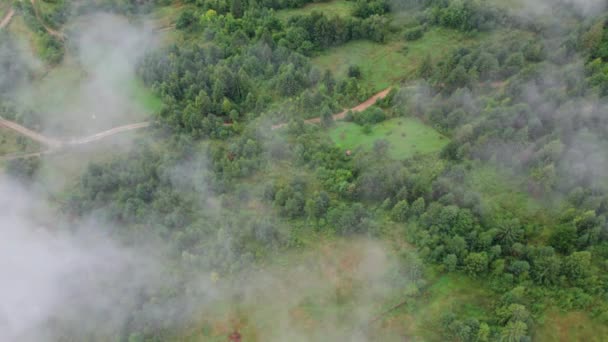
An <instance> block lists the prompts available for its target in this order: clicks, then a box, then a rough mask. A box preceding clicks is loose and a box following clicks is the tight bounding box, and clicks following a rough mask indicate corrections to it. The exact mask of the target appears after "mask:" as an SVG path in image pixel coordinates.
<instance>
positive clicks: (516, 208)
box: [465, 163, 563, 239]
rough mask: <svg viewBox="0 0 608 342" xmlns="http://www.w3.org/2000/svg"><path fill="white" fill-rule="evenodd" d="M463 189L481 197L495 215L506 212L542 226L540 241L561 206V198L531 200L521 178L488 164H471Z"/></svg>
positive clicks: (521, 176)
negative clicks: (465, 187)
mask: <svg viewBox="0 0 608 342" xmlns="http://www.w3.org/2000/svg"><path fill="white" fill-rule="evenodd" d="M465 185H466V186H467V187H468V188H470V189H472V190H473V191H475V192H477V193H479V194H481V195H482V196H481V197H482V203H483V205H484V206H487V207H488V208H491V209H492V210H495V211H497V212H507V213H510V214H512V215H513V216H514V217H519V218H520V219H523V220H524V221H530V222H536V223H539V224H542V225H543V226H544V227H546V228H545V230H546V231H543V232H541V235H540V237H539V238H540V239H544V238H546V237H547V236H548V235H549V234H550V230H549V229H550V227H552V223H553V221H554V217H556V216H555V215H556V214H557V213H556V212H555V211H556V210H559V208H560V207H561V205H562V200H563V199H562V198H561V196H558V195H557V194H549V195H548V196H543V197H542V198H535V197H533V196H532V195H531V194H530V193H528V192H527V191H526V189H527V188H526V186H527V182H526V179H525V177H524V176H523V175H517V174H515V173H513V172H509V171H507V170H506V169H502V168H499V167H498V166H495V165H492V164H487V163H486V164H483V165H482V164H478V163H474V164H473V166H472V168H471V169H470V170H468V171H467V177H466V179H465Z"/></svg>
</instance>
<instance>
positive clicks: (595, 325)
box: [534, 310, 608, 342]
mask: <svg viewBox="0 0 608 342" xmlns="http://www.w3.org/2000/svg"><path fill="white" fill-rule="evenodd" d="M606 336H608V326H606V324H605V323H601V322H598V321H595V320H593V319H591V318H590V317H589V315H588V314H587V313H585V312H581V311H573V312H568V313H565V312H561V311H557V310H555V311H549V312H548V313H547V314H546V315H545V317H544V322H543V324H540V326H539V327H538V329H537V330H536V334H535V335H534V340H536V341H541V342H545V341H546V342H549V341H559V342H566V341H589V342H600V341H605V338H606Z"/></svg>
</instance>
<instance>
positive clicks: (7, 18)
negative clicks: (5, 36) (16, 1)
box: [0, 7, 15, 30]
mask: <svg viewBox="0 0 608 342" xmlns="http://www.w3.org/2000/svg"><path fill="white" fill-rule="evenodd" d="M14 15H15V9H13V8H12V7H11V8H10V9H9V10H8V12H6V15H5V16H4V18H2V21H0V30H1V29H3V28H4V27H5V26H7V25H8V24H9V23H10V22H11V19H12V18H13V16H14Z"/></svg>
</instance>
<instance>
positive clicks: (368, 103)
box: [271, 88, 391, 130]
mask: <svg viewBox="0 0 608 342" xmlns="http://www.w3.org/2000/svg"><path fill="white" fill-rule="evenodd" d="M390 91H391V88H388V89H384V90H383V91H381V92H379V93H378V94H376V95H374V96H372V97H370V98H369V99H367V100H366V101H365V102H363V103H361V104H359V105H358V106H356V107H353V108H351V109H345V110H343V111H342V112H340V113H338V114H334V115H333V118H334V120H341V119H344V118H345V117H346V113H348V111H349V110H350V111H353V112H362V111H364V110H366V109H367V108H369V107H371V106H373V105H374V103H376V101H377V100H378V99H383V98H385V97H386V95H388V93H390ZM304 122H306V123H310V124H313V123H321V118H320V117H316V118H312V119H308V120H304ZM285 126H287V123H286V122H283V123H280V124H276V125H273V126H272V127H271V129H273V130H275V129H279V128H283V127H285Z"/></svg>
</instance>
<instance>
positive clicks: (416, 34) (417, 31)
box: [403, 26, 425, 42]
mask: <svg viewBox="0 0 608 342" xmlns="http://www.w3.org/2000/svg"><path fill="white" fill-rule="evenodd" d="M424 31H425V30H424V26H416V27H413V28H411V29H408V30H406V31H405V33H404V34H403V37H404V38H405V40H407V41H410V42H411V41H415V40H418V39H420V38H422V36H424Z"/></svg>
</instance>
